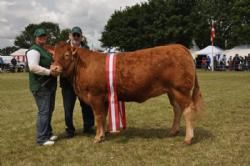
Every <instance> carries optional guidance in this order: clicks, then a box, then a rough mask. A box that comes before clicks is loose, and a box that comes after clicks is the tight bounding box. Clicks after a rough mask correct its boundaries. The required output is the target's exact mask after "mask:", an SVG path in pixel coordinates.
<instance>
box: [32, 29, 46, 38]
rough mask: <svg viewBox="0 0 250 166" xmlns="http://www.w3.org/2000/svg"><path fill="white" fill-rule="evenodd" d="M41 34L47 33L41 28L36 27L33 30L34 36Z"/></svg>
mask: <svg viewBox="0 0 250 166" xmlns="http://www.w3.org/2000/svg"><path fill="white" fill-rule="evenodd" d="M42 35H47V33H46V31H45V30H44V29H43V28H38V29H36V30H35V32H34V36H35V37H39V36H42Z"/></svg>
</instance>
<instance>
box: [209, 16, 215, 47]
mask: <svg viewBox="0 0 250 166" xmlns="http://www.w3.org/2000/svg"><path fill="white" fill-rule="evenodd" d="M214 38H215V28H214V22H213V21H212V26H211V38H210V39H211V42H212V45H214Z"/></svg>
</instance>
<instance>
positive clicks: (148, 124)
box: [0, 71, 250, 166]
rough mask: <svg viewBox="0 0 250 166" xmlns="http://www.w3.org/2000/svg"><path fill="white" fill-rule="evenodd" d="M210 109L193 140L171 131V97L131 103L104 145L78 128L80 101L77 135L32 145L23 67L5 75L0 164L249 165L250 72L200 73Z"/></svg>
mask: <svg viewBox="0 0 250 166" xmlns="http://www.w3.org/2000/svg"><path fill="white" fill-rule="evenodd" d="M198 77H199V82H200V85H201V88H202V92H203V96H204V100H205V103H206V111H205V114H204V116H203V118H202V119H201V120H200V121H199V122H198V123H197V125H196V128H195V140H194V144H193V145H191V146H187V145H184V144H183V139H184V131H185V130H184V129H185V128H184V123H183V122H184V121H183V120H182V126H183V127H182V128H181V133H180V134H179V135H178V136H176V137H169V136H168V131H169V130H170V127H171V124H172V120H173V112H172V108H171V107H170V104H169V101H168V99H167V96H160V97H157V98H153V99H150V100H148V101H147V102H145V103H143V104H136V103H127V104H126V109H127V124H128V128H127V129H126V130H125V131H123V132H122V133H121V134H119V135H109V136H107V140H106V141H105V142H103V143H101V144H93V138H94V135H92V136H86V135H83V134H82V133H81V129H82V121H81V114H80V110H79V103H77V104H76V109H75V113H74V120H75V126H76V128H77V129H78V132H77V135H76V137H74V138H73V139H64V138H61V139H59V140H58V142H56V144H55V146H53V147H43V146H38V145H36V144H35V124H36V114H37V109H36V106H35V103H34V100H33V97H32V96H31V94H30V92H29V90H28V82H27V78H28V76H27V74H26V73H16V74H12V73H0V165H2V166H8V165H11V166H12V165H13V166H14V165H18V166H19V165H25V166H29V165H53V166H57V165H58V166H61V165H65V166H66V165H82V166H88V165H90V166H92V165H101V166H105V165H114V166H115V165H119V166H127V165H128V166H130V165H135V166H141V165H143V166H144V165H153V166H161V165H162V166H167V165H170V166H181V165H185V166H189V165H197V166H206V165H209V166H214V165H223V166H231V165H240V166H249V165H250V72H213V73H212V72H202V71H199V72H198ZM52 125H53V128H54V132H55V133H56V134H58V135H62V134H63V132H64V113H63V107H62V98H61V90H60V88H58V90H57V98H56V109H55V112H54V115H53V123H52Z"/></svg>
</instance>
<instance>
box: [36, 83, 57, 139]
mask: <svg viewBox="0 0 250 166" xmlns="http://www.w3.org/2000/svg"><path fill="white" fill-rule="evenodd" d="M32 93H33V96H34V98H35V101H36V105H37V107H38V114H37V140H36V142H37V143H38V144H43V143H44V142H45V141H47V140H49V138H50V137H51V136H52V135H53V133H52V127H51V118H52V113H53V111H54V107H55V96H56V93H55V90H49V89H47V88H44V87H43V88H41V89H39V90H38V91H36V92H32Z"/></svg>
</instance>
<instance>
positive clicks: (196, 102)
mask: <svg viewBox="0 0 250 166" xmlns="http://www.w3.org/2000/svg"><path fill="white" fill-rule="evenodd" d="M192 100H193V106H194V108H193V110H194V114H195V117H197V116H199V115H201V112H202V110H203V109H204V103H203V99H202V95H201V90H200V86H199V83H198V78H197V74H196V73H195V82H194V88H193V94H192Z"/></svg>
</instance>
